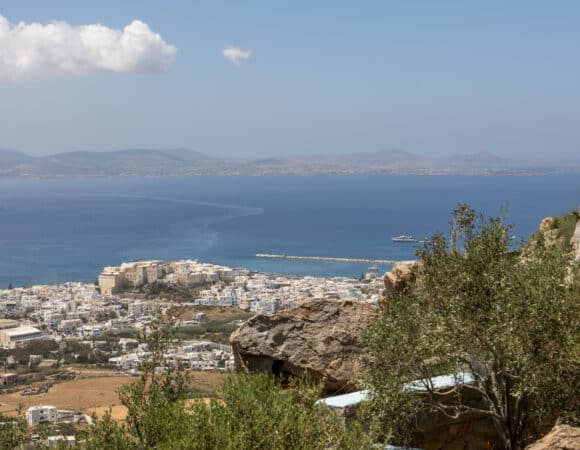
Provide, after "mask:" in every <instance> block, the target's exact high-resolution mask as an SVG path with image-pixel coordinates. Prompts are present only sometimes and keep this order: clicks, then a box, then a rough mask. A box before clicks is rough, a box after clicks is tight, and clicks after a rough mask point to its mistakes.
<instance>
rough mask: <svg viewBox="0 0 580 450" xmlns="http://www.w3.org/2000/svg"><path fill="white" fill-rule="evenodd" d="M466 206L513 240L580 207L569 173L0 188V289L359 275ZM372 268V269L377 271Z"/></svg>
mask: <svg viewBox="0 0 580 450" xmlns="http://www.w3.org/2000/svg"><path fill="white" fill-rule="evenodd" d="M462 202H466V203H469V204H470V205H472V206H473V207H474V208H475V209H476V210H477V211H478V212H480V213H482V214H484V215H486V216H490V215H491V216H498V215H500V214H502V211H504V212H505V211H507V212H505V214H504V215H505V217H506V221H507V222H508V223H511V224H513V225H514V231H513V234H514V235H515V236H516V238H517V239H525V238H527V237H528V236H529V235H530V234H531V233H532V232H533V231H535V230H536V229H537V227H538V224H539V222H540V220H541V219H542V218H543V217H545V216H548V215H558V214H563V213H566V212H569V211H571V210H573V209H575V208H578V207H579V206H580V175H549V176H505V177H504V176H272V177H158V178H156V177H127V178H92V179H56V180H54V179H51V180H47V179H43V180H32V179H12V180H0V288H5V287H7V286H8V285H9V284H12V285H13V286H26V285H33V284H54V283H63V282H66V281H86V282H92V281H95V280H96V279H97V277H98V274H99V272H100V271H101V270H102V268H103V267H105V266H111V265H118V264H120V263H122V262H128V261H135V260H145V259H161V260H175V259H197V260H201V261H206V262H210V263H215V264H223V265H227V266H231V267H244V268H248V269H252V270H259V271H264V272H273V273H285V274H297V275H312V276H346V277H359V276H360V275H361V273H364V272H366V271H367V269H368V266H369V265H370V264H360V263H344V262H326V261H303V260H274V259H260V258H257V257H256V254H257V253H276V254H286V255H298V256H325V257H345V258H366V259H386V260H408V259H413V258H415V256H416V250H417V248H416V247H417V245H418V244H413V243H396V242H393V241H392V238H393V237H394V236H398V235H401V234H408V235H413V236H415V237H417V238H419V239H421V238H423V237H425V236H431V235H432V234H434V233H437V232H442V233H448V232H449V222H450V219H451V211H452V210H453V208H455V207H456V206H457V204H458V203H462ZM388 269H389V267H388V266H387V265H382V266H380V270H381V271H386V270H388Z"/></svg>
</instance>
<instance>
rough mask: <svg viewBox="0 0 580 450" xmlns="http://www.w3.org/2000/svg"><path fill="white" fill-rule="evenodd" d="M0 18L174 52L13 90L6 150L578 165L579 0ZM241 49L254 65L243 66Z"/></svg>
mask: <svg viewBox="0 0 580 450" xmlns="http://www.w3.org/2000/svg"><path fill="white" fill-rule="evenodd" d="M0 16H3V17H5V18H6V19H7V20H8V22H10V24H12V25H15V24H17V23H18V22H20V21H23V22H26V23H30V22H39V23H42V24H46V23H48V22H51V21H55V20H56V21H63V22H67V23H68V24H70V25H72V26H82V25H88V24H102V25H104V26H106V27H109V28H113V29H123V27H125V26H127V25H129V24H130V23H131V22H132V21H133V20H135V19H137V20H140V21H142V22H144V23H146V24H147V25H148V26H149V27H150V28H151V30H152V31H153V32H155V33H159V34H160V35H161V37H162V39H163V41H164V42H165V43H166V44H167V45H172V46H175V47H176V48H177V53H176V55H175V58H174V62H173V64H171V65H170V67H168V68H166V69H164V70H163V71H157V72H155V73H142V72H141V71H132V69H127V71H126V72H124V73H83V74H61V75H58V74H57V75H51V76H47V77H43V76H35V77H34V78H32V79H26V80H3V81H0V148H10V149H16V150H22V151H26V152H29V153H32V154H43V153H54V152H59V151H72V150H114V149H121V148H172V147H187V148H192V149H196V150H199V151H202V152H205V153H207V154H210V155H215V156H221V155H224V156H277V155H284V154H297V153H298V154H302V153H308V154H310V153H333V152H340V153H345V152H359V151H374V150H379V149H383V148H398V149H403V150H408V151H412V152H417V153H422V154H426V155H432V156H440V155H449V154H453V153H471V152H478V151H492V152H494V153H497V154H499V155H502V156H506V157H513V158H530V159H554V158H575V159H578V158H579V157H580V126H579V125H578V123H579V122H580V120H579V118H580V57H579V56H580V26H578V24H579V23H580V2H578V1H575V0H568V1H566V0H561V1H551V2H547V1H542V2H540V1H533V0H528V1H510V2H505V1H486V2H464V1H427V0H425V1H408V0H401V1H377V2H371V1H368V2H355V1H350V2H340V1H328V2H327V1H318V2H312V1H304V2H302V1H292V2H266V1H262V2H257V1H251V2H250V1H248V2H234V1H231V2H221V1H211V2H209V1H206V2H197V1H191V0H190V1H171V2H161V1H146V0H123V1H107V0H99V1H98V2H88V1H87V2H79V1H78V0H70V1H64V0H51V1H50V2H47V1H43V0H37V1H27V0H17V1H16V0H15V1H4V0H0ZM0 42H1V41H0ZM228 45H231V46H236V47H239V48H240V49H244V50H250V51H251V56H250V57H249V58H248V59H247V60H244V61H241V63H240V64H239V65H236V64H232V63H231V62H230V61H228V60H227V59H225V58H224V57H223V55H222V53H221V52H222V49H223V48H224V47H225V46H228ZM0 51H1V48H0ZM0 64H1V59H0Z"/></svg>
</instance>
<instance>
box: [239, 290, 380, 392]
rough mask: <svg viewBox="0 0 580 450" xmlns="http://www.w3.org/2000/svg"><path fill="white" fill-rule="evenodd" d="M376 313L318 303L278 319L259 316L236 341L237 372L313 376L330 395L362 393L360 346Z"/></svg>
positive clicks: (309, 303)
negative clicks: (358, 373) (358, 382)
mask: <svg viewBox="0 0 580 450" xmlns="http://www.w3.org/2000/svg"><path fill="white" fill-rule="evenodd" d="M375 311H376V309H375V308H373V307H372V306H369V305H367V304H364V303H358V302H353V301H334V300H326V299H316V300H309V301H306V302H304V303H303V304H302V305H300V306H299V307H298V308H295V309H291V310H287V311H282V312H280V313H277V314H274V315H272V316H266V315H258V316H255V317H253V318H252V319H250V320H248V321H247V322H245V323H244V324H243V325H242V326H240V328H238V329H237V330H236V331H234V333H233V334H232V336H231V337H230V343H231V344H232V347H233V351H234V358H235V364H236V369H237V370H238V371H247V372H269V373H272V374H274V375H276V376H280V377H284V376H287V375H300V374H301V373H304V372H307V373H309V374H310V375H311V376H312V377H313V378H314V379H318V380H324V389H325V391H327V392H337V391H351V390H355V389H356V371H357V366H358V364H357V357H358V355H357V350H356V345H357V341H358V339H359V337H360V335H361V333H362V332H363V330H364V329H365V328H366V327H367V325H368V323H369V321H370V319H371V318H372V317H373V316H374V314H375Z"/></svg>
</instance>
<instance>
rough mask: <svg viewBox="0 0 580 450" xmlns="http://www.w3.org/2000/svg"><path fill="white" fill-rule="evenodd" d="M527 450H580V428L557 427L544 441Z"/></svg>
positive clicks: (529, 446) (537, 442) (532, 445)
mask: <svg viewBox="0 0 580 450" xmlns="http://www.w3.org/2000/svg"><path fill="white" fill-rule="evenodd" d="M526 450H580V428H578V427H571V426H569V425H556V426H555V427H554V428H553V429H552V431H550V432H549V433H548V434H547V435H546V436H544V437H543V438H542V439H540V440H539V441H536V442H534V443H533V444H531V445H528V446H527V447H526Z"/></svg>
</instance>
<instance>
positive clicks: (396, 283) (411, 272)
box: [384, 261, 421, 296]
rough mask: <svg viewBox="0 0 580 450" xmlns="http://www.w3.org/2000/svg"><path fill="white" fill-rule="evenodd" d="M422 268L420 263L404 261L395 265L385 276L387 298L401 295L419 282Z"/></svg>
mask: <svg viewBox="0 0 580 450" xmlns="http://www.w3.org/2000/svg"><path fill="white" fill-rule="evenodd" d="M420 268H421V263H420V262H419V261H402V262H397V263H395V264H393V268H392V269H391V271H390V272H387V273H386V274H385V278H384V280H385V289H386V291H387V296H388V295H389V294H392V293H401V292H404V291H405V289H407V288H408V287H409V285H410V284H411V283H414V282H415V281H416V280H417V275H418V273H419V270H420Z"/></svg>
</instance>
